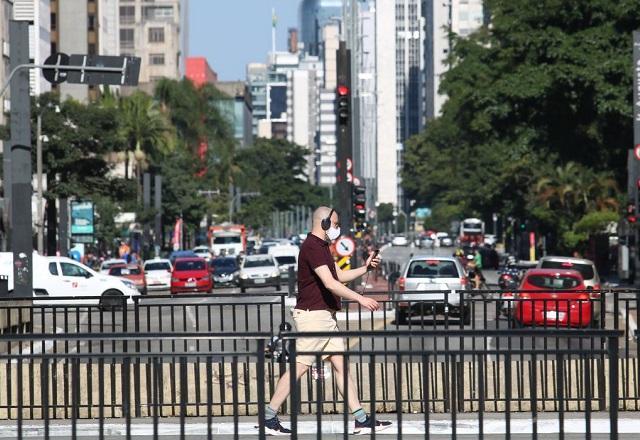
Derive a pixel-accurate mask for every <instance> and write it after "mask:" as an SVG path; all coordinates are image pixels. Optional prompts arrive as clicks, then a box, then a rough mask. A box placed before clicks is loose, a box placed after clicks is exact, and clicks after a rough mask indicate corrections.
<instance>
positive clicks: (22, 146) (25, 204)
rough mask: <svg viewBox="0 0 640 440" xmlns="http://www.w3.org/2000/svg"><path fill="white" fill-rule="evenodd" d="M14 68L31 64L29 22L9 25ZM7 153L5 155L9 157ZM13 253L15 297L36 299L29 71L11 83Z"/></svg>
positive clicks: (16, 22)
mask: <svg viewBox="0 0 640 440" xmlns="http://www.w3.org/2000/svg"><path fill="white" fill-rule="evenodd" d="M9 35H10V37H9V38H10V40H9V41H11V67H12V68H14V69H15V68H16V67H17V66H19V65H20V64H24V63H28V62H29V22H27V21H16V20H11V21H10V22H9ZM6 153H7V152H6V151H5V155H6ZM10 154H11V178H12V181H11V250H12V251H13V282H14V287H13V293H14V295H15V296H20V297H31V296H33V278H32V276H33V261H32V259H33V236H32V227H33V220H32V216H31V196H32V194H33V188H32V187H31V179H32V170H31V98H30V96H29V71H28V70H20V71H19V72H18V74H17V76H16V77H15V78H14V80H13V81H12V82H11V150H10Z"/></svg>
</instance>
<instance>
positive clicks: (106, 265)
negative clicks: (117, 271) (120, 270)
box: [100, 258, 129, 275]
mask: <svg viewBox="0 0 640 440" xmlns="http://www.w3.org/2000/svg"><path fill="white" fill-rule="evenodd" d="M117 264H125V265H126V264H129V263H127V260H125V259H124V258H110V259H108V260H104V261H103V262H102V264H101V265H100V273H103V274H105V275H106V274H108V273H109V269H111V266H115V265H117Z"/></svg>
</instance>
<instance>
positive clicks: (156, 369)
mask: <svg viewBox="0 0 640 440" xmlns="http://www.w3.org/2000/svg"><path fill="white" fill-rule="evenodd" d="M152 365H153V385H152V388H153V392H152V394H153V439H154V440H158V436H159V435H160V432H159V422H160V412H161V410H162V409H161V407H160V393H161V392H162V384H161V382H160V369H161V368H162V363H161V362H160V359H159V358H158V357H157V356H156V357H154V358H153V359H152Z"/></svg>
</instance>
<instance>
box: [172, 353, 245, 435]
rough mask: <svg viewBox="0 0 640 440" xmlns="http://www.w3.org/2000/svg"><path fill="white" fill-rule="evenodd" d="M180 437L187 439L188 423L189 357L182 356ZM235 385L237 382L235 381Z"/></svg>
mask: <svg viewBox="0 0 640 440" xmlns="http://www.w3.org/2000/svg"><path fill="white" fill-rule="evenodd" d="M179 362H180V439H181V440H184V439H185V434H186V423H187V396H188V393H189V388H188V387H187V358H186V356H180V361H179ZM234 385H235V382H234Z"/></svg>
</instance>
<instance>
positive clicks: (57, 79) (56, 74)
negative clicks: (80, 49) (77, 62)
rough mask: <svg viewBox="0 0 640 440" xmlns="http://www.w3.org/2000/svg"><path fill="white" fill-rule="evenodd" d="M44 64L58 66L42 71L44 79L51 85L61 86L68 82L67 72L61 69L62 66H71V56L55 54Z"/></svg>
mask: <svg viewBox="0 0 640 440" xmlns="http://www.w3.org/2000/svg"><path fill="white" fill-rule="evenodd" d="M44 64H46V65H51V66H56V68H53V69H42V75H43V76H44V79H46V80H47V81H49V82H50V83H51V84H60V83H63V82H65V81H66V80H67V73H68V72H67V71H66V70H61V69H59V67H60V66H68V65H69V55H67V54H66V53H61V52H59V53H54V54H52V55H49V57H48V58H47V59H46V60H44Z"/></svg>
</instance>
